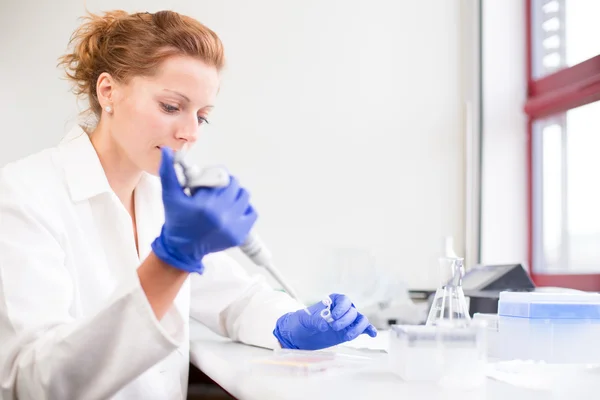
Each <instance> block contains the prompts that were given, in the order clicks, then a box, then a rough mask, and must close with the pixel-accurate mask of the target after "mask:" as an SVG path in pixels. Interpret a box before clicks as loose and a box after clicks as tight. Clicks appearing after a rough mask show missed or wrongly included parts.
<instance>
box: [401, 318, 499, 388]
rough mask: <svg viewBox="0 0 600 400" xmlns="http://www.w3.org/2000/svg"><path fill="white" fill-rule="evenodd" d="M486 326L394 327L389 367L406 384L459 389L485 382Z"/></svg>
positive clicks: (479, 324) (474, 323) (481, 324)
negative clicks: (421, 383) (426, 383)
mask: <svg viewBox="0 0 600 400" xmlns="http://www.w3.org/2000/svg"><path fill="white" fill-rule="evenodd" d="M486 334H487V332H486V325H485V323H480V322H478V321H472V322H471V324H470V325H469V326H452V325H449V326H445V325H438V326H425V325H393V326H392V328H391V332H390V347H389V349H390V350H389V366H390V369H391V371H392V372H393V373H394V374H396V375H398V376H399V377H400V378H402V379H403V380H406V381H420V382H435V383H438V384H440V385H443V386H449V387H457V388H471V387H479V386H481V385H483V384H484V383H485V378H486V376H485V366H486V363H487V355H486V353H487V351H486Z"/></svg>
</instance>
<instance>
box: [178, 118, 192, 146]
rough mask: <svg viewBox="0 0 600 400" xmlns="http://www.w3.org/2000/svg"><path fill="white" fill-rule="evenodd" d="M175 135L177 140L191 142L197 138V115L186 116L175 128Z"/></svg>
mask: <svg viewBox="0 0 600 400" xmlns="http://www.w3.org/2000/svg"><path fill="white" fill-rule="evenodd" d="M175 137H176V139H177V140H178V141H182V142H184V143H188V142H189V143H190V144H193V143H194V142H195V141H196V140H197V139H198V117H197V116H195V115H194V116H193V118H186V120H185V121H182V123H181V125H180V126H179V127H178V129H177V133H176V134H175Z"/></svg>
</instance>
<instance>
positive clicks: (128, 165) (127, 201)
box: [90, 123, 142, 211]
mask: <svg viewBox="0 0 600 400" xmlns="http://www.w3.org/2000/svg"><path fill="white" fill-rule="evenodd" d="M90 139H91V142H92V145H93V146H94V149H95V150H96V153H97V154H98V158H99V159H100V164H102V168H103V169H104V173H105V174H106V178H107V180H108V184H109V185H110V187H111V189H112V190H113V192H115V194H116V195H117V197H118V198H119V200H121V202H122V203H123V205H124V206H125V208H127V210H129V211H131V207H132V205H133V191H134V189H135V187H136V186H137V184H138V182H139V180H140V178H141V176H142V171H141V170H140V169H139V168H138V167H136V166H135V165H134V164H133V163H132V162H131V161H130V160H129V158H128V157H127V156H126V155H125V154H124V153H123V151H122V150H121V149H120V148H119V146H118V145H117V144H116V143H115V142H114V140H113V139H112V137H111V135H110V132H109V129H108V128H107V127H106V126H103V125H102V123H100V124H98V126H97V127H96V129H95V130H94V131H93V132H92V133H91V134H90Z"/></svg>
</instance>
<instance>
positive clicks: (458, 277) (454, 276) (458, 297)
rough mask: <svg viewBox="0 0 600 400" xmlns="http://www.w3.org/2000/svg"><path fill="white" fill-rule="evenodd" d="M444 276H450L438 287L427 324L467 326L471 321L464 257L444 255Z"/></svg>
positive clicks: (441, 270) (442, 269)
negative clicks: (463, 281)
mask: <svg viewBox="0 0 600 400" xmlns="http://www.w3.org/2000/svg"><path fill="white" fill-rule="evenodd" d="M439 262H440V272H441V274H442V277H444V276H448V275H449V276H450V278H449V279H448V280H447V281H445V282H442V286H441V287H440V288H438V289H437V291H436V293H435V297H434V299H433V302H432V304H431V309H430V310H429V316H428V317H427V322H426V325H448V324H452V325H458V326H466V325H469V324H470V322H471V316H470V315H469V307H468V306H467V301H466V300H465V294H464V292H463V288H462V278H463V276H464V275H465V267H464V259H463V258H458V257H456V258H454V257H443V258H440V259H439Z"/></svg>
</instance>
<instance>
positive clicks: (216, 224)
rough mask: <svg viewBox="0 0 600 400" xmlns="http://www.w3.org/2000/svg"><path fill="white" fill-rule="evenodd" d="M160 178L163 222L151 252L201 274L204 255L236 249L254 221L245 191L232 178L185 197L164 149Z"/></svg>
mask: <svg viewBox="0 0 600 400" xmlns="http://www.w3.org/2000/svg"><path fill="white" fill-rule="evenodd" d="M160 179H161V183H162V200H163V205H164V208H165V223H164V225H163V227H162V230H161V233H160V235H159V236H158V237H157V238H156V240H154V242H153V243H152V250H153V251H154V253H155V254H156V256H157V257H158V258H159V259H161V260H162V261H164V262H165V263H167V264H169V265H172V266H173V267H176V268H179V269H181V270H184V271H188V272H198V273H202V272H203V270H204V266H203V265H202V258H203V257H204V256H205V255H207V254H210V253H214V252H218V251H222V250H226V249H228V248H231V247H235V246H239V245H240V244H242V243H243V242H244V240H245V239H246V237H247V236H248V233H249V232H250V229H251V228H252V226H253V225H254V223H255V222H256V218H257V215H256V212H255V211H254V209H253V208H252V206H251V205H250V203H249V198H250V196H249V194H248V192H247V191H246V190H245V189H243V188H241V187H240V185H239V183H238V181H237V180H236V179H235V178H233V177H231V179H230V183H229V186H227V187H224V188H199V189H198V191H197V192H196V193H194V195H193V196H188V195H187V194H186V193H185V192H184V191H183V188H182V187H181V185H180V184H179V180H178V179H177V174H176V172H175V166H174V163H173V151H172V150H171V149H167V148H165V147H163V148H162V161H161V165H160Z"/></svg>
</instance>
